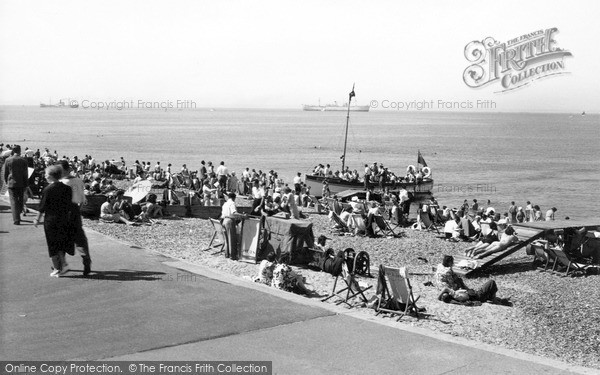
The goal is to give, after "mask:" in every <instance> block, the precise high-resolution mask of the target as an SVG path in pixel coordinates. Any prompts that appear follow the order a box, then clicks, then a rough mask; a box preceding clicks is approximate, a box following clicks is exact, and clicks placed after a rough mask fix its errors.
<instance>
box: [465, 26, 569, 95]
mask: <svg viewBox="0 0 600 375" xmlns="http://www.w3.org/2000/svg"><path fill="white" fill-rule="evenodd" d="M556 33H558V29H557V28H556V27H553V28H549V29H545V30H543V29H541V30H536V31H534V32H531V33H529V34H524V35H521V36H519V37H516V38H513V39H510V40H509V41H508V42H504V43H500V42H499V41H497V40H495V39H494V38H492V37H488V38H485V39H483V40H482V41H478V40H475V41H472V42H471V43H469V44H467V46H466V47H465V58H466V59H467V60H468V61H469V62H470V63H471V65H470V66H468V67H467V69H465V71H464V73H463V80H464V81H465V84H466V85H467V86H469V87H472V88H479V87H483V86H486V85H488V84H492V83H496V82H498V83H499V84H500V86H501V89H500V90H499V91H497V92H503V91H510V90H514V89H517V88H520V87H523V86H526V85H528V84H530V83H531V82H533V81H535V80H538V79H540V78H545V77H549V76H556V75H561V74H565V73H568V72H566V71H565V57H569V56H572V55H571V52H569V51H567V50H564V49H562V48H559V47H558V46H557V43H556V40H555V39H554V37H555V35H556Z"/></svg>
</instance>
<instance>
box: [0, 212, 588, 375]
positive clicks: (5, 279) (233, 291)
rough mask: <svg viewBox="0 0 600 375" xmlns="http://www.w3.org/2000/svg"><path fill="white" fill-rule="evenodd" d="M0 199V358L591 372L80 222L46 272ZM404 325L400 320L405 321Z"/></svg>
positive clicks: (290, 369)
mask: <svg viewBox="0 0 600 375" xmlns="http://www.w3.org/2000/svg"><path fill="white" fill-rule="evenodd" d="M28 220H29V222H27V221H24V222H23V223H22V225H21V226H15V225H13V224H12V220H11V216H10V211H9V208H8V207H7V204H5V203H4V204H2V203H1V202H0V244H1V250H0V301H1V302H0V304H1V305H0V310H1V314H2V328H1V331H0V359H1V360H77V359H85V360H98V359H104V360H133V359H135V360H190V361H191V360H198V361H200V360H203V361H206V360H219V361H221V360H236V361H241V360H252V361H259V360H267V361H273V373H276V374H364V373H377V374H400V373H402V374H452V373H456V374H482V373H485V374H505V373H519V374H542V373H543V374H563V373H572V372H577V373H588V374H592V373H598V372H595V371H594V370H590V369H586V368H582V367H575V366H569V365H566V364H564V363H561V362H556V361H551V360H548V359H543V358H540V357H534V356H527V355H524V354H522V353H517V352H514V351H509V350H506V349H499V348H494V347H492V346H489V345H483V344H481V343H474V342H470V341H467V340H461V339H455V338H451V337H450V336H446V335H440V334H435V333H431V332H429V331H424V330H415V329H412V330H406V329H399V326H400V325H398V324H396V323H393V322H392V321H390V320H387V319H381V318H373V317H371V318H367V319H365V318H364V317H362V316H361V314H358V313H357V312H355V311H353V310H346V309H342V308H338V307H336V306H333V305H330V304H325V303H320V302H316V301H312V300H309V299H306V298H303V297H300V296H296V295H293V294H290V293H284V292H280V291H277V290H273V289H271V288H268V287H263V286H261V285H257V284H253V283H250V282H247V281H245V280H241V279H239V278H234V277H230V276H227V275H223V274H219V273H215V272H213V271H211V270H208V269H206V268H204V267H201V266H196V265H192V264H189V263H186V262H182V261H177V260H174V259H171V258H166V257H164V256H161V255H159V254H156V253H153V252H150V251H147V250H145V249H140V248H136V247H132V246H130V245H128V244H126V243H123V242H120V241H116V240H114V239H111V238H109V237H106V236H104V235H101V234H99V233H96V232H91V231H88V238H89V240H90V244H91V249H92V259H93V264H92V268H93V273H92V275H91V276H90V277H89V278H84V277H83V276H82V266H81V261H80V260H79V259H78V258H77V257H71V258H70V264H71V267H72V268H73V269H74V271H71V272H69V273H68V277H64V278H59V279H57V278H51V277H49V274H50V264H51V263H50V259H49V258H48V254H47V249H46V244H45V240H44V234H43V228H42V227H41V226H40V227H38V228H34V227H33V224H32V220H33V216H31V217H30V218H29V219H28ZM402 327H405V326H402Z"/></svg>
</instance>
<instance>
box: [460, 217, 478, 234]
mask: <svg viewBox="0 0 600 375" xmlns="http://www.w3.org/2000/svg"><path fill="white" fill-rule="evenodd" d="M460 226H461V227H462V229H463V236H464V237H467V238H469V239H471V237H473V236H476V235H478V234H479V233H477V231H476V230H475V227H474V226H473V223H472V222H471V219H469V218H466V217H463V218H461V219H460Z"/></svg>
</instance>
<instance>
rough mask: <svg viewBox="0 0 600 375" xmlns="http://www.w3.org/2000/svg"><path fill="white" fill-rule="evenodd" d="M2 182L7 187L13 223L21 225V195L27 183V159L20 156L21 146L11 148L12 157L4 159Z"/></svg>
mask: <svg viewBox="0 0 600 375" xmlns="http://www.w3.org/2000/svg"><path fill="white" fill-rule="evenodd" d="M4 181H6V184H7V186H8V194H9V196H10V209H11V210H12V215H13V223H14V224H15V225H19V224H21V212H23V194H24V193H25V189H26V188H27V183H28V182H27V181H28V173H27V159H25V158H24V157H22V156H21V146H19V145H15V146H14V147H13V150H12V156H11V157H9V158H8V159H6V162H5V167H4Z"/></svg>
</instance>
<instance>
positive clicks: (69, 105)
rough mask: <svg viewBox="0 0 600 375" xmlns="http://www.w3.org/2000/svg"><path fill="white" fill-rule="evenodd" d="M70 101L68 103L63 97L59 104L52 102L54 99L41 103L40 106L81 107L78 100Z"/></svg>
mask: <svg viewBox="0 0 600 375" xmlns="http://www.w3.org/2000/svg"><path fill="white" fill-rule="evenodd" d="M68 103H69V104H68V105H67V103H66V102H65V101H64V100H63V99H61V100H59V101H58V103H57V104H52V100H50V104H45V103H40V108H79V104H78V103H77V101H76V100H73V101H71V100H70V99H69V100H68Z"/></svg>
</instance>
